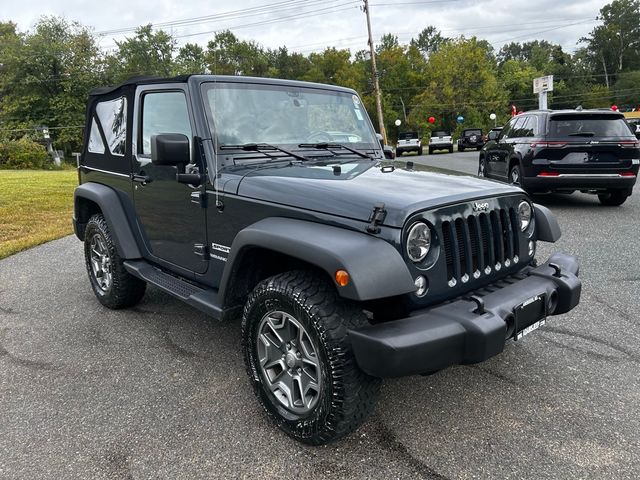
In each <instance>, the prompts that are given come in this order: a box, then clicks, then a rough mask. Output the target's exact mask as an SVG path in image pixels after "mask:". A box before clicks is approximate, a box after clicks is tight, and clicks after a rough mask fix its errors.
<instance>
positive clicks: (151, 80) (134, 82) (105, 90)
mask: <svg viewBox="0 0 640 480" xmlns="http://www.w3.org/2000/svg"><path fill="white" fill-rule="evenodd" d="M191 77H197V78H200V79H201V80H203V81H215V80H219V81H227V82H229V81H230V82H247V83H263V84H273V85H289V86H292V87H296V86H297V87H315V88H322V89H325V90H335V91H339V92H345V93H356V92H355V91H354V90H353V89H351V88H346V87H340V86H337V85H327V84H322V83H313V82H302V81H299V80H286V79H278V78H263V77H245V76H241V75H203V74H192V75H179V76H177V77H132V78H129V79H128V80H125V81H124V82H122V83H121V84H120V85H116V86H113V87H99V88H94V89H93V90H91V91H90V92H89V95H91V96H100V95H107V94H109V93H113V92H115V91H117V90H119V89H121V88H126V87H133V88H135V87H136V86H138V85H149V84H158V83H186V82H187V81H188V80H189V78H191Z"/></svg>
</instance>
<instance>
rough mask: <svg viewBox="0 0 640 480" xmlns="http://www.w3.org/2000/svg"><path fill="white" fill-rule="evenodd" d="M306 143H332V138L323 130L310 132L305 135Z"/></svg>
mask: <svg viewBox="0 0 640 480" xmlns="http://www.w3.org/2000/svg"><path fill="white" fill-rule="evenodd" d="M307 141H308V142H309V143H322V142H332V141H333V138H332V137H331V134H329V133H328V132H325V131H323V130H316V131H315V132H311V133H310V134H309V135H307Z"/></svg>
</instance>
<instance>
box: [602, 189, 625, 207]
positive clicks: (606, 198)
mask: <svg viewBox="0 0 640 480" xmlns="http://www.w3.org/2000/svg"><path fill="white" fill-rule="evenodd" d="M628 196H629V195H627V192H626V191H625V190H609V191H608V192H606V193H599V194H598V200H600V203H601V204H602V205H605V206H607V207H619V206H620V205H622V204H623V203H624V202H625V201H626V200H627V197H628Z"/></svg>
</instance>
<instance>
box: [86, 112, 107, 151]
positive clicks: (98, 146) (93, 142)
mask: <svg viewBox="0 0 640 480" xmlns="http://www.w3.org/2000/svg"><path fill="white" fill-rule="evenodd" d="M87 150H88V151H89V152H91V153H104V142H103V141H102V137H101V136H100V131H99V130H98V124H97V123H96V119H95V118H93V119H92V120H91V132H90V133H89V145H88V146H87Z"/></svg>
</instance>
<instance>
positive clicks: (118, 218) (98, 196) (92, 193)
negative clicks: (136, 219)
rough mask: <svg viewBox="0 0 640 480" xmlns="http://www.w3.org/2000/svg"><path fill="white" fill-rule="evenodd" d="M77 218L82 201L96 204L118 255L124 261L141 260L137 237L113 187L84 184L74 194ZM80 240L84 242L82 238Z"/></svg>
mask: <svg viewBox="0 0 640 480" xmlns="http://www.w3.org/2000/svg"><path fill="white" fill-rule="evenodd" d="M73 198H74V208H75V218H76V221H80V219H78V212H79V205H80V199H82V198H85V199H87V200H90V201H92V202H94V203H95V204H96V205H98V207H100V210H101V211H102V215H103V216H104V219H105V221H106V222H107V226H108V227H109V232H110V233H111V235H112V236H113V239H114V241H115V244H116V248H117V249H118V255H120V257H122V258H123V259H133V258H141V257H142V255H141V254H140V249H139V248H138V244H137V243H136V239H135V236H134V235H133V232H132V231H131V227H130V225H129V221H128V219H127V215H126V213H125V211H124V208H123V206H122V202H121V201H120V198H119V197H118V193H117V192H116V191H115V190H114V189H113V188H111V187H107V186H106V185H102V184H100V183H93V182H89V183H83V184H82V185H80V186H79V187H77V188H76V189H75V192H74V193H73ZM80 240H83V239H82V238H80Z"/></svg>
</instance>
